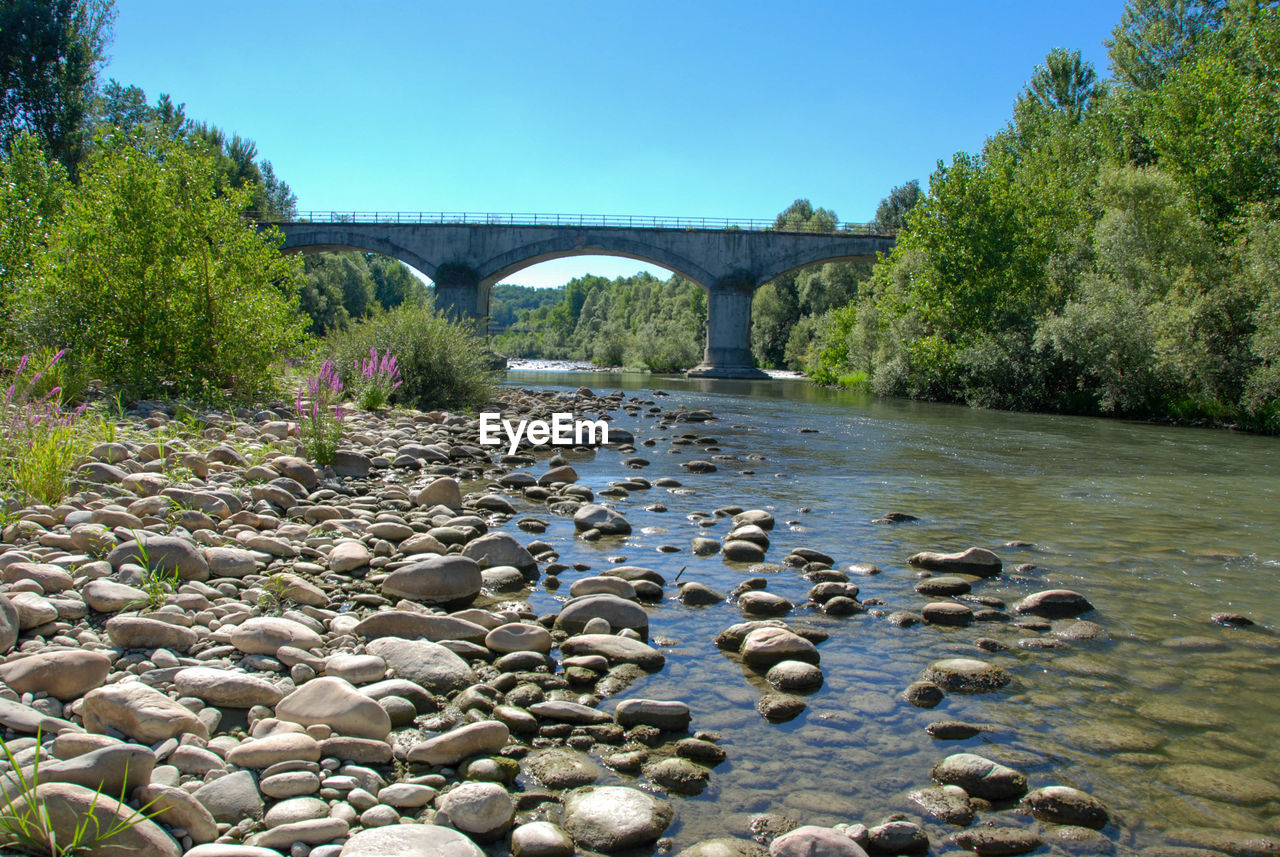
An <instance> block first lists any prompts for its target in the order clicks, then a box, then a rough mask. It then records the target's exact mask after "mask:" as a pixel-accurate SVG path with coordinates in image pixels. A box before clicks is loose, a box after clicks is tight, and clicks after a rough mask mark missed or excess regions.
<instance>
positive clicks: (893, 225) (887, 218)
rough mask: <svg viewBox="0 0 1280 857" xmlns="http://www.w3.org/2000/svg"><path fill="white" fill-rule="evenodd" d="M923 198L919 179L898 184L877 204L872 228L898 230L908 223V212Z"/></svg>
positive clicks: (880, 230) (881, 230)
mask: <svg viewBox="0 0 1280 857" xmlns="http://www.w3.org/2000/svg"><path fill="white" fill-rule="evenodd" d="M922 198H923V194H921V192H920V181H919V180H918V179H912V180H911V181H909V182H907V183H906V184H902V185H898V186H897V187H895V188H893V189H892V190H890V191H889V195H888V196H886V197H885V198H884V199H882V200H880V204H879V205H878V206H876V219H875V220H873V221H872V228H874V229H875V230H876V231H877V232H897V231H898V230H899V229H901V228H902V227H904V226H906V225H907V214H908V213H909V212H910V211H911V209H913V208H915V207H916V206H917V205H918V204H919V203H920V200H921V199H922Z"/></svg>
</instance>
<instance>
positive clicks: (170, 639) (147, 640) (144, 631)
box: [106, 616, 199, 652]
mask: <svg viewBox="0 0 1280 857" xmlns="http://www.w3.org/2000/svg"><path fill="white" fill-rule="evenodd" d="M106 630H107V636H108V637H110V638H111V642H113V643H115V644H116V645H117V646H120V647H121V648H124V649H172V650H174V651H178V652H185V651H187V650H188V649H190V648H191V647H192V646H194V645H195V644H196V641H197V640H198V639H199V637H198V636H197V635H196V632H195V631H193V630H191V629H190V628H184V627H182V626H181V625H174V624H172V623H170V622H162V621H160V620H159V619H148V618H147V617H145V616H112V617H111V618H110V619H108V620H107V625H106Z"/></svg>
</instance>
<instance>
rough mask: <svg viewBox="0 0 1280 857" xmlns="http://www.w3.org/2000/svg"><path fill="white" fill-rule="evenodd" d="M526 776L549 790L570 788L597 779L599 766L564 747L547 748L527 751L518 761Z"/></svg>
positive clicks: (587, 757)
mask: <svg viewBox="0 0 1280 857" xmlns="http://www.w3.org/2000/svg"><path fill="white" fill-rule="evenodd" d="M520 768H521V770H523V771H524V772H525V773H526V774H527V775H529V776H532V777H533V778H534V779H536V780H537V781H538V782H540V783H542V785H543V786H544V787H546V788H549V789H556V790H560V789H573V788H578V787H579V786H586V785H590V784H591V783H594V782H595V781H596V780H598V779H599V778H600V774H601V771H600V766H599V765H597V764H596V763H595V762H594V761H593V760H592V759H591V757H590V756H588V755H586V754H585V753H579V752H578V751H576V750H571V749H569V748H567V747H550V748H548V749H545V750H538V751H536V752H534V753H531V754H529V755H528V756H526V757H525V758H524V759H523V760H522V761H521V762H520Z"/></svg>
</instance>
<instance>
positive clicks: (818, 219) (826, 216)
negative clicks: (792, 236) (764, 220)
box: [773, 199, 840, 232]
mask: <svg viewBox="0 0 1280 857" xmlns="http://www.w3.org/2000/svg"><path fill="white" fill-rule="evenodd" d="M839 222H840V218H838V217H836V213H835V212H834V211H829V210H827V209H825V208H814V207H813V205H812V203H810V202H809V200H807V199H797V200H796V201H795V202H793V203H791V205H789V206H787V209H786V210H785V211H783V212H782V213H781V214H779V215H778V216H777V217H776V218H775V219H774V221H773V228H774V229H785V230H787V231H788V232H831V231H832V230H834V229H835V228H836V225H837V224H839Z"/></svg>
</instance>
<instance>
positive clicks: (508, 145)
mask: <svg viewBox="0 0 1280 857" xmlns="http://www.w3.org/2000/svg"><path fill="white" fill-rule="evenodd" d="M1122 9H1123V0H1079V2H1065V3H1048V2H1038V0H1018V2H972V3H964V2H949V3H944V2H933V0H917V1H916V2H909V3H885V2H880V3H864V2H785V3H784V2H750V0H738V2H720V0H712V1H711V2H708V1H707V0H684V2H665V0H653V2H644V3H640V2H635V3H632V2H594V3H587V2H532V0H530V2H520V3H516V2H449V3H437V2H390V0H385V2H379V0H373V1H372V2H365V3H352V2H350V0H342V2H337V0H308V2H293V0H267V2H261V1H260V0H257V2H252V3H250V2H242V0H222V2H218V3H188V2H174V0H118V12H119V14H118V17H117V19H116V24H115V39H114V42H113V44H112V45H111V47H110V49H109V63H108V65H107V68H106V70H105V72H104V77H114V78H116V79H117V80H119V81H120V82H121V83H124V84H134V85H137V86H140V87H142V88H143V89H145V90H146V92H147V95H148V97H149V98H150V99H151V100H153V101H154V99H155V97H156V96H157V95H158V94H159V93H161V92H167V93H169V94H170V96H171V97H172V98H173V99H174V101H176V102H180V103H185V104H186V106H187V114H188V115H189V116H191V117H193V118H196V119H201V120H205V121H209V122H213V123H214V124H217V125H219V126H221V127H222V128H224V129H226V130H228V131H234V132H236V133H239V134H242V135H244V136H247V137H250V138H252V139H253V140H255V141H256V142H257V143H258V148H259V151H260V153H261V154H262V156H264V157H266V158H268V159H270V160H271V161H272V163H273V165H274V166H275V168H276V172H277V174H278V175H279V176H280V177H281V178H283V179H284V180H285V181H287V182H288V183H289V184H290V186H291V187H292V188H293V190H294V192H295V193H297V195H298V204H299V208H301V209H303V210H307V209H323V210H334V209H344V210H351V209H358V210H365V211H367V210H375V209H377V210H390V211H442V210H444V211H470V212H553V213H573V214H638V215H656V216H677V215H678V216H708V217H754V218H772V217H774V216H775V215H776V214H777V213H778V212H779V211H781V210H782V209H784V208H786V207H787V205H789V204H790V203H791V201H792V200H794V199H796V198H798V197H806V198H808V199H809V200H811V201H812V202H813V203H814V205H821V206H825V207H827V208H830V209H833V210H834V211H835V212H836V213H837V214H838V215H839V216H840V218H841V219H842V220H849V221H865V220H870V219H871V218H872V217H873V216H874V214H875V207H876V204H877V203H878V202H879V200H880V199H881V198H882V197H883V196H884V195H885V194H886V193H887V192H888V190H889V189H890V188H891V187H892V186H894V185H897V184H901V183H903V182H905V181H907V180H908V179H912V178H917V179H920V180H921V182H922V183H924V182H927V180H928V177H929V174H930V173H931V172H932V171H933V169H934V167H935V165H936V162H937V161H938V159H940V158H942V159H947V158H950V156H951V155H952V154H953V153H955V152H957V151H973V150H975V149H977V148H978V147H979V146H981V145H982V142H983V140H984V139H985V138H986V137H987V135H989V134H990V133H992V132H993V131H995V130H997V129H998V128H999V127H1000V126H1001V125H1003V124H1004V123H1005V122H1006V121H1007V120H1008V118H1009V115H1010V111H1011V108H1012V104H1013V101H1014V99H1015V98H1016V96H1017V94H1018V92H1019V91H1020V90H1021V89H1022V87H1023V86H1024V85H1025V84H1026V82H1027V80H1028V79H1029V78H1030V76H1031V74H1032V71H1033V69H1034V67H1035V65H1036V64H1037V63H1038V62H1041V61H1042V60H1043V59H1044V56H1045V54H1047V53H1048V52H1049V50H1050V49H1052V48H1054V47H1066V48H1071V49H1074V48H1079V49H1081V50H1082V51H1083V52H1084V55H1085V58H1086V59H1089V60H1091V61H1092V62H1093V63H1094V64H1095V65H1096V66H1097V68H1098V71H1099V73H1100V75H1101V76H1107V74H1108V68H1107V57H1106V49H1105V47H1104V46H1103V44H1102V42H1103V40H1104V39H1106V38H1107V37H1108V35H1109V34H1110V32H1111V29H1112V27H1114V25H1115V23H1116V22H1117V21H1118V20H1119V17H1120V13H1121V11H1122ZM638 267H642V266H640V265H639V263H637V262H634V261H630V260H623V259H607V258H602V257H580V258H577V259H562V260H558V261H556V262H548V263H544V265H541V266H537V267H536V268H530V269H526V270H525V271H522V272H520V273H519V274H517V275H516V276H515V277H514V278H513V281H517V282H523V283H528V284H531V285H552V284H558V283H562V282H564V281H565V280H566V279H568V278H569V277H572V276H575V275H577V274H581V273H584V272H587V271H590V272H592V273H598V274H603V275H605V276H610V277H612V276H617V275H619V274H624V273H632V272H634V271H635V270H637V268H638ZM650 270H655V271H657V270H658V269H650Z"/></svg>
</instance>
